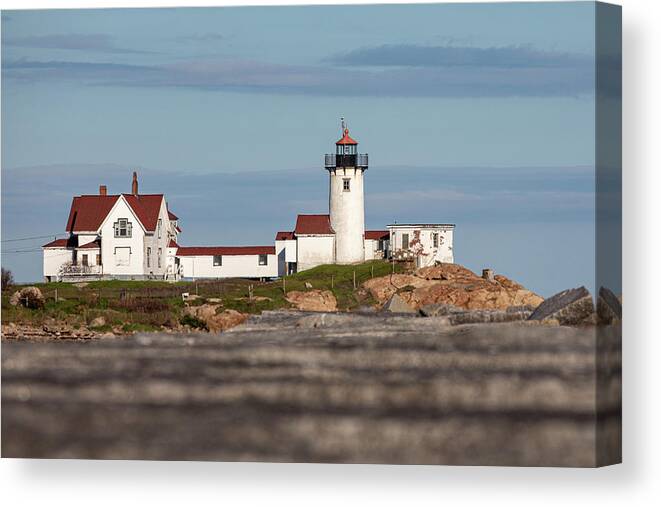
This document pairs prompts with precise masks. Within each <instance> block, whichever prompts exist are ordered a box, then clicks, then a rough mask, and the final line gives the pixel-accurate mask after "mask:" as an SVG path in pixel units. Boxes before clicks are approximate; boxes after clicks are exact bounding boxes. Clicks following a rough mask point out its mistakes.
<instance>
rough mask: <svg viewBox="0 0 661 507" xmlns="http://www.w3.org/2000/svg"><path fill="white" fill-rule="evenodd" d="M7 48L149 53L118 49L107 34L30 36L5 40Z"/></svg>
mask: <svg viewBox="0 0 661 507" xmlns="http://www.w3.org/2000/svg"><path fill="white" fill-rule="evenodd" d="M2 42H3V44H5V45H7V46H14V47H21V48H33V49H66V50H74V51H90V52H95V53H115V54H130V53H134V54H147V53H150V52H149V51H141V50H136V49H128V48H121V47H117V46H116V45H115V43H114V37H112V36H110V35H108V34H105V33H87V34H81V33H69V34H50V35H29V36H25V37H12V38H7V39H4V40H3V41H2Z"/></svg>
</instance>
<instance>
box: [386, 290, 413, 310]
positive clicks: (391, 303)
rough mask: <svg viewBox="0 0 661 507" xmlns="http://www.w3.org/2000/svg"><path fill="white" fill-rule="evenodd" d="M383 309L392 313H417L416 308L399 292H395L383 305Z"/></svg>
mask: <svg viewBox="0 0 661 507" xmlns="http://www.w3.org/2000/svg"><path fill="white" fill-rule="evenodd" d="M383 310H384V311H386V312H390V313H415V309H414V308H411V307H410V306H409V304H408V303H407V302H406V301H404V299H402V297H401V296H400V295H399V294H393V295H392V296H391V297H390V299H389V300H388V302H387V303H386V304H385V305H384V306H383Z"/></svg>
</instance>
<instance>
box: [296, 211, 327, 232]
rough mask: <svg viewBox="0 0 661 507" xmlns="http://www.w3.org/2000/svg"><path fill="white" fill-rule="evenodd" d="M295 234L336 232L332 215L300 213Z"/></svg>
mask: <svg viewBox="0 0 661 507" xmlns="http://www.w3.org/2000/svg"><path fill="white" fill-rule="evenodd" d="M294 234H296V235H300V234H335V231H334V230H333V228H332V227H331V223H330V215H298V217H296V228H295V229H294Z"/></svg>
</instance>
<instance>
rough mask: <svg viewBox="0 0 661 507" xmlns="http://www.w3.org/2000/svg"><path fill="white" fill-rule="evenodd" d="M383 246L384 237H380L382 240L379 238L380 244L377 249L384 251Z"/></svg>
mask: <svg viewBox="0 0 661 507" xmlns="http://www.w3.org/2000/svg"><path fill="white" fill-rule="evenodd" d="M383 247H384V241H383V240H382V239H380V240H379V243H378V246H377V247H376V249H377V250H378V251H379V252H382V251H383Z"/></svg>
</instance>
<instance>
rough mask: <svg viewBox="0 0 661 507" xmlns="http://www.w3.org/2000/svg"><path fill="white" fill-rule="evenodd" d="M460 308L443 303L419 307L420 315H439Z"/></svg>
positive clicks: (448, 313) (454, 311)
mask: <svg viewBox="0 0 661 507" xmlns="http://www.w3.org/2000/svg"><path fill="white" fill-rule="evenodd" d="M461 311H462V309H461V308H458V307H456V306H454V305H446V304H444V303H432V304H430V305H425V306H422V307H421V308H420V315H422V316H423V317H437V316H439V315H450V314H451V313H457V312H461Z"/></svg>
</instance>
